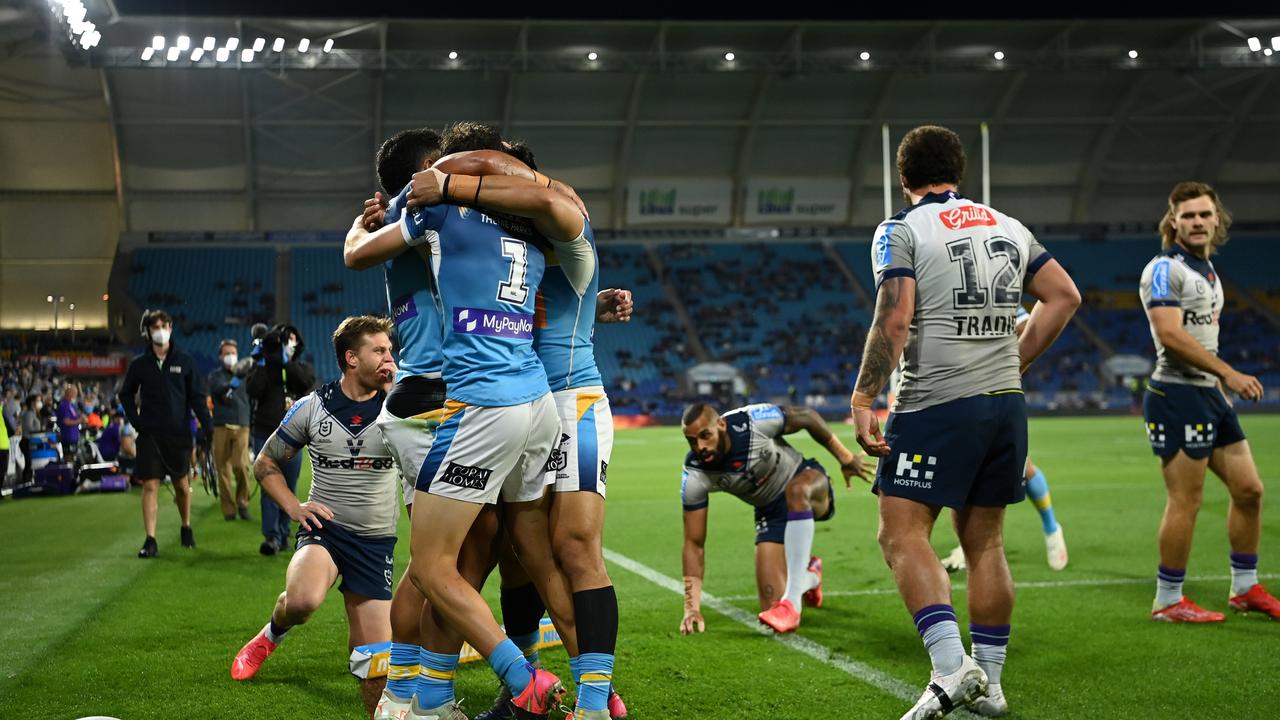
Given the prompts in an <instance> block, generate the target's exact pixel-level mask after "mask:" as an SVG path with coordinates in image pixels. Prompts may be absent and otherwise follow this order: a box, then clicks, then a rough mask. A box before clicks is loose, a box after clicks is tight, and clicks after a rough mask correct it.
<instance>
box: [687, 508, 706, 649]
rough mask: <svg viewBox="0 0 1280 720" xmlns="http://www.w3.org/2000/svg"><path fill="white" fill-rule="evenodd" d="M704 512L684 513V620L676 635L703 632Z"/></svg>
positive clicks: (691, 511) (704, 509)
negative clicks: (678, 633)
mask: <svg viewBox="0 0 1280 720" xmlns="http://www.w3.org/2000/svg"><path fill="white" fill-rule="evenodd" d="M706 543H707V509H706V508H705V507H704V508H700V509H698V510H685V511H684V547H683V549H682V552H681V566H682V567H683V572H684V617H683V618H682V619H681V620H680V634H681V635H688V634H690V633H693V632H704V631H706V629H707V624H706V621H705V620H704V619H703V617H702V576H703V573H704V572H705V571H706V554H705V552H706Z"/></svg>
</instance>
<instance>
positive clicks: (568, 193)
mask: <svg viewBox="0 0 1280 720" xmlns="http://www.w3.org/2000/svg"><path fill="white" fill-rule="evenodd" d="M547 187H549V188H551V189H552V190H555V191H556V192H558V193H560V194H561V195H564V196H565V197H567V198H569V199H570V200H572V201H573V204H574V205H577V206H578V212H580V213H582V217H584V218H586V219H587V222H590V221H591V213H589V212H587V206H586V204H585V203H583V202H582V198H580V197H578V193H577V191H576V190H574V189H573V188H572V187H571V186H570V185H568V184H567V183H562V182H560V181H559V180H551V184H550V185H548V186H547Z"/></svg>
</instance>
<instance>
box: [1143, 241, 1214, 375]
mask: <svg viewBox="0 0 1280 720" xmlns="http://www.w3.org/2000/svg"><path fill="white" fill-rule="evenodd" d="M1138 294H1139V296H1140V297H1141V298H1142V306H1143V307H1144V308H1147V309H1150V308H1154V307H1176V308H1181V310H1182V329H1184V330H1186V331H1187V334H1189V335H1191V337H1193V338H1195V340H1196V342H1198V343H1200V346H1201V347H1203V348H1204V349H1205V350H1208V351H1209V352H1210V353H1212V354H1214V355H1217V354H1218V318H1219V317H1220V316H1221V315H1222V303H1223V297H1222V283H1221V282H1220V281H1219V280H1218V273H1217V271H1215V270H1214V269H1213V263H1211V262H1209V261H1208V260H1202V259H1200V258H1198V257H1196V256H1194V255H1192V254H1190V253H1188V252H1187V251H1186V250H1184V249H1183V248H1182V246H1181V245H1176V244H1175V245H1174V246H1173V247H1171V248H1169V249H1168V250H1166V251H1165V252H1162V253H1160V254H1159V255H1157V256H1156V257H1155V259H1153V260H1152V261H1151V262H1149V263H1147V267H1146V268H1145V269H1143V271H1142V281H1141V283H1139V286H1138ZM1151 340H1152V342H1154V343H1155V345H1156V369H1155V372H1153V373H1151V378H1152V379H1153V380H1160V381H1162V382H1171V383H1183V384H1187V385H1200V386H1202V387H1214V386H1215V385H1217V384H1218V378H1217V376H1215V375H1213V374H1212V373H1207V372H1205V371H1203V370H1201V369H1199V368H1197V367H1195V366H1194V365H1192V364H1190V363H1188V362H1185V361H1184V360H1182V359H1180V358H1179V357H1178V356H1177V355H1174V354H1172V353H1170V352H1169V351H1167V350H1166V349H1165V347H1164V345H1161V344H1160V337H1159V336H1158V335H1157V334H1156V326H1155V325H1154V324H1152V325H1151Z"/></svg>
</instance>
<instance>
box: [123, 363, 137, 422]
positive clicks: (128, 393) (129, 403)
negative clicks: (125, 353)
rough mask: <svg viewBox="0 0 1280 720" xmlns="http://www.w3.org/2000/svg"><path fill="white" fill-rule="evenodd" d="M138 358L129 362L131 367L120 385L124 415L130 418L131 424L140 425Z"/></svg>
mask: <svg viewBox="0 0 1280 720" xmlns="http://www.w3.org/2000/svg"><path fill="white" fill-rule="evenodd" d="M138 362H139V361H138V360H134V361H133V362H131V363H129V369H128V370H126V371H125V374H124V382H123V383H122V384H121V385H120V404H121V405H123V406H124V416H125V417H127V418H129V424H130V425H132V426H134V427H135V428H137V427H138V399H137V397H136V396H137V394H138V384H139V377H138Z"/></svg>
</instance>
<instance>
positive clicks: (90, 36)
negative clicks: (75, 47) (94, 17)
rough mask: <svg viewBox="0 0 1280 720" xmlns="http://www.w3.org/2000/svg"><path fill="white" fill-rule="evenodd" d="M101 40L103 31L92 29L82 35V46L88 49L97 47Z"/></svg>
mask: <svg viewBox="0 0 1280 720" xmlns="http://www.w3.org/2000/svg"><path fill="white" fill-rule="evenodd" d="M100 40H102V33H100V32H98V31H97V30H90V31H89V32H87V33H85V34H84V35H81V36H80V47H82V48H84V49H85V50H88V49H90V48H93V47H96V46H97V44H98V42H99V41H100Z"/></svg>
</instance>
